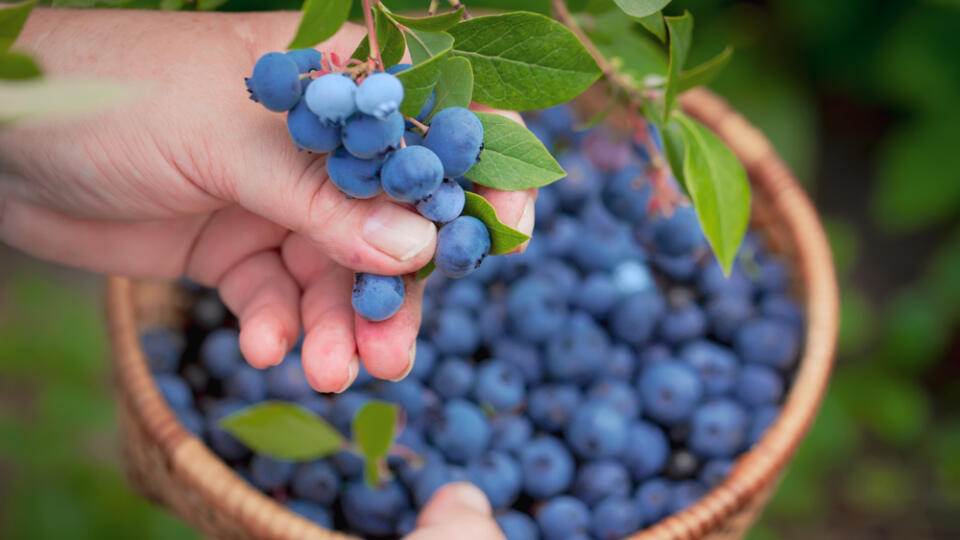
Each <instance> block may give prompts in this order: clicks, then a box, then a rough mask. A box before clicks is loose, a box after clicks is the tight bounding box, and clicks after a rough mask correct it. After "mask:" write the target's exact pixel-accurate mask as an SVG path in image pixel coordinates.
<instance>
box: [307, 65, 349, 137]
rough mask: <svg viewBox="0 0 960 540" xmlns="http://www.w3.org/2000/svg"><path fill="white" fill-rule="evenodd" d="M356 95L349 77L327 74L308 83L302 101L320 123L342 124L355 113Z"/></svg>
mask: <svg viewBox="0 0 960 540" xmlns="http://www.w3.org/2000/svg"><path fill="white" fill-rule="evenodd" d="M356 94H357V85H356V83H354V82H353V80H352V79H350V77H347V76H345V75H341V74H339V73H329V74H327V75H323V76H321V77H318V78H316V79H314V80H313V82H312V83H310V86H308V87H307V92H306V94H304V96H303V100H304V101H305V102H306V104H307V108H309V109H310V110H311V111H313V114H315V115H317V117H319V118H320V121H321V122H325V123H328V124H343V123H344V122H345V121H346V120H347V118H350V117H351V116H353V114H354V113H355V112H357V103H356ZM298 96H299V94H298Z"/></svg>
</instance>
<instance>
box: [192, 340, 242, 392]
mask: <svg viewBox="0 0 960 540" xmlns="http://www.w3.org/2000/svg"><path fill="white" fill-rule="evenodd" d="M200 364H201V365H202V366H203V367H204V369H206V370H207V373H209V374H210V376H211V377H213V378H215V379H221V380H222V379H226V378H228V377H229V376H230V375H232V374H233V372H234V371H236V370H237V369H238V368H239V367H240V366H242V365H243V357H242V356H240V334H239V332H237V331H236V330H234V329H232V328H220V329H217V330H214V331H213V332H210V333H209V334H207V337H206V338H204V340H203V344H202V345H200Z"/></svg>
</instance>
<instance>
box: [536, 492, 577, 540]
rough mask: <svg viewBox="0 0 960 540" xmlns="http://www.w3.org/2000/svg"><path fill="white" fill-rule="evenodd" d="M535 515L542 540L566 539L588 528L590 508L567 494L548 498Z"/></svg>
mask: <svg viewBox="0 0 960 540" xmlns="http://www.w3.org/2000/svg"><path fill="white" fill-rule="evenodd" d="M536 517H537V524H538V525H539V526H540V532H542V533H543V538H544V540H568V539H570V538H573V537H574V535H576V534H578V533H585V532H586V531H588V530H589V528H590V509H589V508H587V506H586V505H585V504H583V502H581V501H580V500H578V499H575V498H573V497H570V496H569V495H561V496H559V497H554V498H553V499H550V500H549V501H547V502H546V504H544V505H543V507H541V508H540V510H538V511H537V516H536Z"/></svg>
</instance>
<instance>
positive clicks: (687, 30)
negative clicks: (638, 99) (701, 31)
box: [663, 11, 693, 121]
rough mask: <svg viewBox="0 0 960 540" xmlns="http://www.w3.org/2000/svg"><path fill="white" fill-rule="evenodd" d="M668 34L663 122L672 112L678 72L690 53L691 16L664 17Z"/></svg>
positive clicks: (676, 91)
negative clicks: (668, 58)
mask: <svg viewBox="0 0 960 540" xmlns="http://www.w3.org/2000/svg"><path fill="white" fill-rule="evenodd" d="M664 20H665V21H666V23H667V29H668V30H669V33H670V64H669V66H668V67H667V85H666V90H664V94H663V103H664V111H663V115H664V116H663V118H664V121H666V119H667V118H668V117H669V115H670V111H671V110H673V101H674V99H675V98H676V97H677V93H678V86H679V83H680V70H681V69H683V64H684V62H686V61H687V53H689V52H690V40H691V39H692V37H693V15H690V12H689V11H684V12H683V15H681V16H679V17H664Z"/></svg>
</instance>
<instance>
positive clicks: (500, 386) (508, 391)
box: [474, 358, 526, 412]
mask: <svg viewBox="0 0 960 540" xmlns="http://www.w3.org/2000/svg"><path fill="white" fill-rule="evenodd" d="M474 393H475V394H476V398H477V402H478V403H481V404H483V405H488V406H490V407H492V408H493V410H495V411H498V412H503V411H509V410H512V409H516V408H517V407H518V406H520V404H522V403H523V400H524V398H525V397H526V387H525V385H524V383H523V374H522V373H520V370H519V369H517V368H516V366H514V365H513V364H510V363H509V362H506V361H504V360H499V359H495V358H492V359H489V360H487V361H486V363H485V364H484V365H483V366H482V367H481V368H480V370H479V372H478V373H477V386H476V388H475V389H474Z"/></svg>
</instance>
